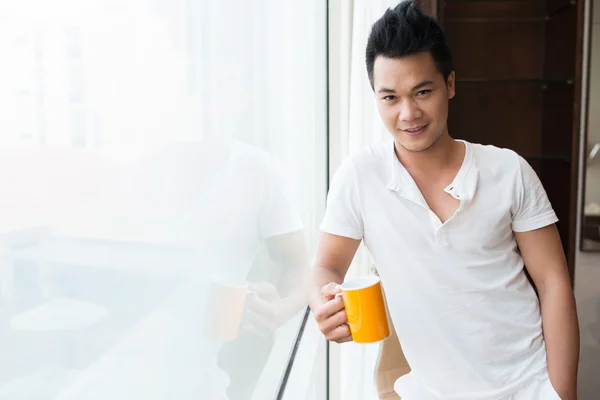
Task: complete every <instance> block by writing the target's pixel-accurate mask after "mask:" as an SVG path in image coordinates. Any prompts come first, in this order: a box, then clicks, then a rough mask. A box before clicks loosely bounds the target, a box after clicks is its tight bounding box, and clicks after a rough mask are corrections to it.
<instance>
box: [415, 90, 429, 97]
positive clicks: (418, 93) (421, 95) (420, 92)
mask: <svg viewBox="0 0 600 400" xmlns="http://www.w3.org/2000/svg"><path fill="white" fill-rule="evenodd" d="M430 92H431V90H429V89H426V90H421V91H419V92H417V96H419V97H423V96H426V95H427V94H429V93H430Z"/></svg>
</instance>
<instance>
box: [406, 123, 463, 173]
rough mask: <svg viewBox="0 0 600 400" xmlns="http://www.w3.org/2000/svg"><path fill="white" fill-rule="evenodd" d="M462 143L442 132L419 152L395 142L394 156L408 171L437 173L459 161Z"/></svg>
mask: <svg viewBox="0 0 600 400" xmlns="http://www.w3.org/2000/svg"><path fill="white" fill-rule="evenodd" d="M461 147H462V144H461V143H459V142H456V141H455V140H454V139H452V138H451V137H450V135H448V133H447V132H446V133H444V134H443V135H442V136H441V137H440V138H439V139H438V140H437V142H435V144H434V145H433V146H431V147H430V148H429V149H427V150H425V151H421V152H411V151H408V150H406V149H405V148H404V147H402V146H400V145H398V144H395V149H396V150H395V151H396V156H397V157H398V159H399V160H400V162H401V163H402V165H403V166H404V168H406V169H407V170H408V171H409V172H411V173H412V172H415V173H419V174H424V175H429V174H434V175H438V174H439V171H441V170H443V169H445V168H447V167H449V166H451V165H453V164H454V163H456V162H457V160H458V161H460V160H459V159H460V157H457V156H458V155H460V153H461V151H460V149H461Z"/></svg>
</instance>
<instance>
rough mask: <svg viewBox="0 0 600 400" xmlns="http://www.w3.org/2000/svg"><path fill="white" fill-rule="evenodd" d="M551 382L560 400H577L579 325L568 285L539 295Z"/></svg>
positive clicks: (549, 288)
mask: <svg viewBox="0 0 600 400" xmlns="http://www.w3.org/2000/svg"><path fill="white" fill-rule="evenodd" d="M540 303H541V308H542V323H543V329H544V338H545V340H546V350H547V353H548V372H549V374H550V381H551V382H552V384H553V385H554V387H555V389H556V391H557V392H558V394H559V395H560V396H561V398H562V399H563V400H574V399H576V398H577V365H578V362H579V324H578V321H577V309H576V307H575V298H574V296H573V290H572V289H571V286H570V285H569V283H568V282H567V281H564V280H561V281H557V282H556V283H552V284H547V285H545V287H544V288H543V290H541V291H540Z"/></svg>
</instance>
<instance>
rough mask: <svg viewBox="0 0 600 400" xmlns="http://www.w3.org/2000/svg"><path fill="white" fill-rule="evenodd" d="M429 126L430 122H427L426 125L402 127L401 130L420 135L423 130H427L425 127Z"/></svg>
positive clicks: (410, 134)
mask: <svg viewBox="0 0 600 400" xmlns="http://www.w3.org/2000/svg"><path fill="white" fill-rule="evenodd" d="M428 126H429V124H425V125H421V126H416V127H414V128H407V129H401V131H402V132H404V133H406V134H407V135H408V136H419V135H421V134H422V133H423V132H425V129H426V128H427V127H428Z"/></svg>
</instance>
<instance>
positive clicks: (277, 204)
mask: <svg viewBox="0 0 600 400" xmlns="http://www.w3.org/2000/svg"><path fill="white" fill-rule="evenodd" d="M271 164H272V165H270V166H269V170H268V174H267V179H266V181H265V186H264V188H263V193H262V196H261V203H260V212H259V217H258V218H259V219H258V230H259V232H260V236H261V237H262V238H269V237H273V236H278V235H283V234H286V233H291V232H296V231H299V230H302V229H303V224H302V219H301V218H300V215H299V213H298V208H297V206H296V202H295V201H294V197H293V190H292V185H290V184H289V183H288V180H287V179H286V176H285V174H284V172H283V171H284V168H283V166H282V165H281V164H280V163H279V162H274V161H273V162H272V163H271Z"/></svg>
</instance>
